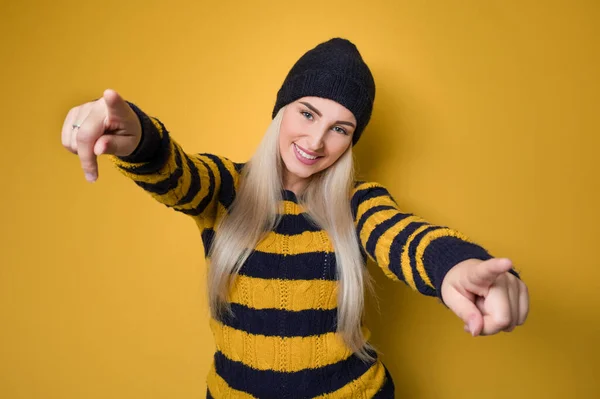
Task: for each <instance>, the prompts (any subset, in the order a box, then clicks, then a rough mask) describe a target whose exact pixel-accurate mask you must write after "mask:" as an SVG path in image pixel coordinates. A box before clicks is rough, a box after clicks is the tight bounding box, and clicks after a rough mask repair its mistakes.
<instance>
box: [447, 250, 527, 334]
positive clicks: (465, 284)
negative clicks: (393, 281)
mask: <svg viewBox="0 0 600 399" xmlns="http://www.w3.org/2000/svg"><path fill="white" fill-rule="evenodd" d="M511 268H512V262H511V260H510V259H506V258H493V259H489V260H486V261H482V260H479V259H468V260H465V261H463V262H460V263H458V264H457V265H456V266H454V267H453V268H452V269H450V271H449V272H448V273H447V274H446V276H445V277H444V280H443V282H442V287H441V294H442V300H443V301H444V303H445V304H446V306H448V308H450V310H452V311H453V312H454V313H456V314H457V315H458V317H460V318H461V319H462V321H463V322H464V323H465V327H464V329H465V331H467V332H470V333H471V335H473V336H474V337H475V336H477V335H491V334H496V333H498V332H500V331H506V332H510V331H512V330H513V329H514V328H515V327H516V326H518V325H519V326H520V325H522V324H523V323H524V322H525V319H527V314H528V313H529V293H528V291H527V286H526V285H525V283H523V282H522V281H521V280H520V279H519V278H517V277H515V276H514V275H512V274H511V273H509V272H508V271H509V270H510V269H511Z"/></svg>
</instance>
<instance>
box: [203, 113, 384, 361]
mask: <svg viewBox="0 0 600 399" xmlns="http://www.w3.org/2000/svg"><path fill="white" fill-rule="evenodd" d="M285 108H286V107H285V106H284V107H282V108H281V109H280V110H279V112H278V113H277V115H276V116H275V118H274V119H273V121H272V122H271V124H270V125H269V127H268V129H267V132H266V133H265V135H264V137H263V139H262V141H261V143H260V145H259V146H258V149H257V151H256V152H255V154H254V155H253V157H252V158H251V159H250V161H249V162H248V163H247V164H246V165H245V167H244V168H243V170H242V174H241V176H240V184H239V188H238V190H237V193H236V198H235V200H234V201H233V203H232V205H231V207H230V209H229V213H228V214H227V215H225V216H224V217H223V218H222V219H221V220H220V221H219V223H218V225H217V226H216V228H215V238H214V241H213V244H212V246H211V248H210V249H209V254H208V258H209V264H210V265H209V272H208V297H209V298H208V299H209V306H210V311H211V315H212V316H213V317H215V318H217V319H219V318H220V316H221V315H222V312H224V311H226V312H231V308H230V306H229V304H228V302H227V293H228V290H229V288H230V287H231V284H232V282H233V279H234V278H235V275H237V274H238V272H239V270H240V268H241V267H242V265H243V264H244V262H245V261H246V260H247V259H248V257H249V256H250V254H251V253H252V251H253V249H254V248H255V246H256V244H257V243H258V242H260V240H261V239H262V238H264V236H265V235H266V234H267V233H268V232H269V231H271V230H272V229H273V228H275V226H276V225H277V223H278V222H279V221H280V218H281V215H280V213H279V212H278V210H279V205H280V203H281V202H280V201H281V200H282V199H283V197H282V188H283V183H282V175H283V174H282V168H283V167H284V166H283V164H282V160H281V154H280V151H279V130H280V126H281V120H282V118H283V113H284V110H285ZM353 183H354V161H353V155H352V146H350V147H349V148H348V150H346V151H345V152H344V154H343V155H342V156H341V157H340V158H339V159H338V160H337V161H336V162H335V163H334V164H333V165H331V166H330V167H328V168H327V169H326V170H324V171H322V172H320V173H319V174H317V175H314V176H312V177H311V180H310V181H309V183H308V184H307V187H306V188H305V190H304V192H303V195H301V196H298V199H299V203H300V204H301V205H302V206H303V207H304V208H305V210H306V212H307V214H308V216H309V217H310V218H311V219H312V220H313V221H314V222H316V223H317V225H318V226H320V227H321V228H323V229H324V230H325V231H326V232H327V233H328V234H329V237H330V238H331V240H332V241H333V247H334V248H335V258H336V264H337V271H336V274H337V279H338V284H339V288H338V298H337V299H338V309H337V316H338V321H337V332H339V333H340V334H341V335H342V337H343V339H344V341H345V343H346V344H347V345H348V346H349V347H350V348H351V349H352V350H353V351H354V352H355V353H356V354H357V356H358V357H359V358H361V359H362V360H364V361H371V360H373V356H372V355H371V354H370V353H369V351H370V350H372V349H373V347H372V346H371V345H370V344H369V343H368V342H367V341H366V339H365V337H364V335H363V333H362V330H361V325H362V317H363V310H364V296H365V295H364V293H365V287H367V288H368V289H369V291H372V281H371V278H370V276H369V274H368V272H367V269H366V267H365V266H364V263H363V258H362V255H361V252H360V247H359V245H360V244H359V242H358V237H357V234H356V228H355V226H354V218H353V216H352V211H351V209H350V193H351V190H352V187H353Z"/></svg>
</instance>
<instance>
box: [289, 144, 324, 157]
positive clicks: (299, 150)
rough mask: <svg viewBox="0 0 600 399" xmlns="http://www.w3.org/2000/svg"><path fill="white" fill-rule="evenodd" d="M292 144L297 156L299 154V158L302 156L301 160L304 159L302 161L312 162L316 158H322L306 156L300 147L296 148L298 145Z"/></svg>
mask: <svg viewBox="0 0 600 399" xmlns="http://www.w3.org/2000/svg"><path fill="white" fill-rule="evenodd" d="M293 144H294V148H295V149H296V151H297V152H298V154H300V156H302V158H304V159H306V160H308V161H314V160H316V159H318V158H322V157H320V156H316V155H310V154H307V153H306V152H305V151H303V150H302V149H301V148H300V147H298V145H297V144H296V143H293Z"/></svg>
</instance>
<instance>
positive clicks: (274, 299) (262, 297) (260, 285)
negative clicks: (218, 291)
mask: <svg viewBox="0 0 600 399" xmlns="http://www.w3.org/2000/svg"><path fill="white" fill-rule="evenodd" d="M337 287H338V286H337V281H331V280H281V279H263V278H257V277H249V276H244V275H237V276H236V277H235V281H234V283H233V285H232V288H231V290H230V292H229V299H228V300H229V301H230V302H233V303H239V304H241V305H245V306H249V307H252V308H254V309H284V310H292V311H299V310H306V309H335V307H336V306H337ZM282 292H286V293H287V299H286V301H285V307H283V308H282V307H281V306H280V304H281V298H280V296H281V293H282ZM321 292H326V293H327V297H326V298H323V299H321V298H320V294H321ZM321 302H323V303H322V304H321Z"/></svg>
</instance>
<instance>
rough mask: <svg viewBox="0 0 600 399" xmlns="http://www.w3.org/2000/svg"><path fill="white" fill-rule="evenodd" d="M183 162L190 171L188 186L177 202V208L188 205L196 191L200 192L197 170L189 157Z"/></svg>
mask: <svg viewBox="0 0 600 399" xmlns="http://www.w3.org/2000/svg"><path fill="white" fill-rule="evenodd" d="M185 161H186V164H187V168H188V170H189V171H190V186H189V187H188V190H187V192H186V193H185V195H184V196H183V197H181V198H180V199H179V201H177V204H176V205H177V206H183V205H186V204H189V203H190V202H192V200H193V199H194V198H195V197H196V195H197V194H198V191H200V175H199V173H198V168H197V167H196V164H195V163H194V162H193V161H192V160H191V159H190V158H189V157H186V159H185Z"/></svg>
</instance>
